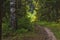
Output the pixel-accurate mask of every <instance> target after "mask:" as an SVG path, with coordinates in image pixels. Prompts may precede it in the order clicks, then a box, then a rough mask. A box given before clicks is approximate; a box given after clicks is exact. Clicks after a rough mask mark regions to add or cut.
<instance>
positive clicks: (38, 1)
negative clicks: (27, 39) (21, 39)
mask: <svg viewBox="0 0 60 40" xmlns="http://www.w3.org/2000/svg"><path fill="white" fill-rule="evenodd" d="M2 5H3V8H2V9H3V12H2V35H3V37H7V36H8V34H10V35H16V34H19V35H20V36H22V35H23V34H25V33H27V34H29V33H30V32H33V31H34V26H33V25H34V24H39V25H41V26H44V27H48V28H50V29H51V30H52V32H53V33H54V34H55V36H56V37H57V39H58V40H60V0H4V2H3V4H2Z"/></svg>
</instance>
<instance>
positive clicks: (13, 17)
mask: <svg viewBox="0 0 60 40" xmlns="http://www.w3.org/2000/svg"><path fill="white" fill-rule="evenodd" d="M10 23H11V27H12V29H15V30H16V29H17V21H16V0H10Z"/></svg>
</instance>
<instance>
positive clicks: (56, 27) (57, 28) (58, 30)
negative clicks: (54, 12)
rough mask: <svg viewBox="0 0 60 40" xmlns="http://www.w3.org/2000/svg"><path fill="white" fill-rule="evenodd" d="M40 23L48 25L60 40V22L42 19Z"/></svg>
mask: <svg viewBox="0 0 60 40" xmlns="http://www.w3.org/2000/svg"><path fill="white" fill-rule="evenodd" d="M39 24H40V25H41V26H44V27H48V28H50V29H51V31H52V32H53V33H54V34H55V36H56V38H57V39H58V40H60V23H55V22H46V21H40V22H39Z"/></svg>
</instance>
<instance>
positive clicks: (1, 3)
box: [0, 0, 3, 39]
mask: <svg viewBox="0 0 60 40" xmlns="http://www.w3.org/2000/svg"><path fill="white" fill-rule="evenodd" d="M2 14H3V0H0V39H1V35H2Z"/></svg>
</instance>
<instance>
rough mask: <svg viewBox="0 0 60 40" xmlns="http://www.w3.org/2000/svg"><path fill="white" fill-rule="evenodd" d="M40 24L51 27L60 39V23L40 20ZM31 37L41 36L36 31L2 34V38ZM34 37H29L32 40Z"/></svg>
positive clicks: (18, 38) (19, 38) (17, 39)
mask: <svg viewBox="0 0 60 40" xmlns="http://www.w3.org/2000/svg"><path fill="white" fill-rule="evenodd" d="M39 24H40V25H41V26H44V27H47V28H50V29H51V31H52V32H53V33H54V35H55V36H56V38H57V40H60V23H55V22H39ZM41 36H42V35H41ZM31 37H32V39H33V38H35V39H34V40H36V39H39V38H40V36H39V35H38V34H36V33H34V32H28V33H23V34H20V33H15V32H11V33H7V35H6V36H2V40H23V39H27V38H31ZM32 39H29V40H32Z"/></svg>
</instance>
